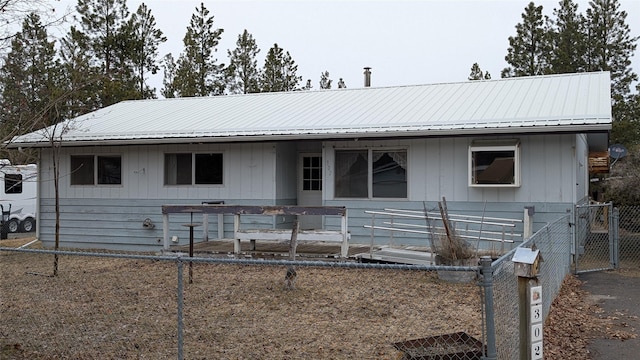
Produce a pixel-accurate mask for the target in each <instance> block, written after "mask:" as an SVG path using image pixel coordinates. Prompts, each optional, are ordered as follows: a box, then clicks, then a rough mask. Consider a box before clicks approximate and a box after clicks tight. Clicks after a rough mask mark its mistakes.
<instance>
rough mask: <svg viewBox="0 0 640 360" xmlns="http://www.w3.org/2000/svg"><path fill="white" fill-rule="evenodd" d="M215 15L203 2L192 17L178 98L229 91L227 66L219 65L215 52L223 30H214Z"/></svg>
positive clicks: (175, 84) (179, 72)
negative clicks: (226, 80)
mask: <svg viewBox="0 0 640 360" xmlns="http://www.w3.org/2000/svg"><path fill="white" fill-rule="evenodd" d="M213 18H214V17H213V15H212V16H209V10H207V9H206V8H205V6H204V3H200V7H199V8H196V12H195V13H194V14H193V15H192V16H191V22H190V24H189V26H188V27H187V33H186V35H185V36H184V39H183V43H184V52H183V53H182V54H180V57H179V58H178V61H177V63H176V76H175V78H174V82H173V87H174V88H175V90H176V94H177V96H181V97H185V96H209V95H222V94H223V93H224V89H225V87H226V86H225V82H224V72H223V70H224V65H223V64H216V61H217V60H216V59H214V58H213V53H214V52H216V51H217V49H216V47H217V46H218V43H219V41H220V36H221V35H222V32H223V31H224V30H223V29H214V28H213Z"/></svg>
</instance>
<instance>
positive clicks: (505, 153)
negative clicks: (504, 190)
mask: <svg viewBox="0 0 640 360" xmlns="http://www.w3.org/2000/svg"><path fill="white" fill-rule="evenodd" d="M510 143H511V144H512V145H510ZM469 186H473V187H518V186H520V146H519V143H517V142H506V143H505V142H499V143H496V142H493V143H479V142H475V143H473V144H472V145H471V146H470V147H469Z"/></svg>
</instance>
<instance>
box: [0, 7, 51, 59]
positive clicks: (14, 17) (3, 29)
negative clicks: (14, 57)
mask: <svg viewBox="0 0 640 360" xmlns="http://www.w3.org/2000/svg"><path fill="white" fill-rule="evenodd" d="M32 14H36V15H38V16H39V17H40V23H41V24H42V26H43V27H47V26H48V25H59V24H60V23H62V20H61V18H60V17H59V14H57V13H56V12H55V9H54V7H53V5H52V4H51V1H49V0H29V1H25V0H1V1H0V24H2V25H1V26H0V54H1V57H2V58H3V59H4V58H5V57H6V55H7V54H8V52H9V51H10V50H11V41H12V40H13V38H14V37H15V35H16V34H17V33H16V30H18V29H20V27H21V26H22V25H23V24H24V21H25V20H26V18H27V17H29V16H31V15H32Z"/></svg>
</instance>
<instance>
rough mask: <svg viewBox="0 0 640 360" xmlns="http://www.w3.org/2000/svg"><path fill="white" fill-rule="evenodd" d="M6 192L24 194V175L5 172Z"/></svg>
mask: <svg viewBox="0 0 640 360" xmlns="http://www.w3.org/2000/svg"><path fill="white" fill-rule="evenodd" d="M4 193H5V194H22V175H20V174H4Z"/></svg>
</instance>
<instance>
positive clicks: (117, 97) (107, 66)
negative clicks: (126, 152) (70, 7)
mask: <svg viewBox="0 0 640 360" xmlns="http://www.w3.org/2000/svg"><path fill="white" fill-rule="evenodd" d="M76 10H77V11H78V13H79V14H80V17H81V24H82V30H83V32H84V34H85V36H86V37H87V39H88V41H87V43H88V46H89V49H90V50H91V51H92V62H93V63H95V64H97V66H98V68H99V69H100V73H101V75H102V84H101V88H100V94H99V97H100V101H101V106H103V107H104V106H108V105H111V104H114V103H117V102H119V101H122V100H125V99H133V98H136V97H138V96H137V81H135V77H134V69H133V61H132V59H133V55H132V53H133V52H134V51H136V46H135V39H134V37H133V29H132V28H131V26H130V25H131V24H130V23H129V21H128V17H129V10H128V9H127V5H126V0H78V5H77V6H76Z"/></svg>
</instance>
